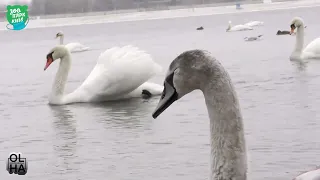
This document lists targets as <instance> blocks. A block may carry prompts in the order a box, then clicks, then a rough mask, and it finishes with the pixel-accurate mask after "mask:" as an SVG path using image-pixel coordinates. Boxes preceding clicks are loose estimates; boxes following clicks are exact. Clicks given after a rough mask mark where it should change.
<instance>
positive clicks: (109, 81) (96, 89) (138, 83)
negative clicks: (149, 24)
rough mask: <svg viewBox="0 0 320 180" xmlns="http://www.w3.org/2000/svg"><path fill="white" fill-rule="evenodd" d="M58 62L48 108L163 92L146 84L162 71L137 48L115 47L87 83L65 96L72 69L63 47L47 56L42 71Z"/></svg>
mask: <svg viewBox="0 0 320 180" xmlns="http://www.w3.org/2000/svg"><path fill="white" fill-rule="evenodd" d="M57 59H60V65H59V69H58V72H57V74H56V77H55V80H54V83H53V86H52V91H51V94H50V96H49V104H55V105H63V104H70V103H80V102H101V101H111V100H118V99H126V98H134V97H143V96H144V95H143V94H146V93H147V94H149V96H151V95H160V94H161V92H162V90H163V86H161V85H158V84H154V83H149V82H146V81H147V80H149V79H150V78H151V77H152V76H154V75H155V74H157V73H159V72H160V71H161V69H162V68H161V66H159V65H158V64H156V63H155V62H154V61H153V60H152V58H151V56H150V55H149V54H147V53H145V52H143V51H142V50H139V49H138V48H137V47H133V46H124V47H114V48H110V49H107V50H106V51H105V52H103V53H101V55H100V56H99V58H98V62H97V64H96V66H95V67H94V68H93V70H92V71H91V73H90V74H89V76H88V77H87V78H86V80H85V81H84V82H83V83H82V84H81V86H79V87H78V88H77V89H76V90H75V91H74V92H72V93H70V94H66V95H65V94H64V88H65V84H66V82H67V78H68V74H69V70H70V68H71V54H70V52H69V50H68V49H67V48H66V47H65V46H63V45H58V46H56V47H54V48H53V49H52V50H51V51H50V52H49V53H48V55H47V63H46V65H45V68H44V70H46V69H47V68H48V67H49V66H50V64H51V63H52V62H54V61H55V60H57ZM144 90H145V91H144ZM150 94H151V95H150Z"/></svg>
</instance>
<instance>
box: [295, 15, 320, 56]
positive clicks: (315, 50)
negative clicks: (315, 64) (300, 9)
mask: <svg viewBox="0 0 320 180" xmlns="http://www.w3.org/2000/svg"><path fill="white" fill-rule="evenodd" d="M290 27H291V31H290V34H293V33H294V31H295V29H297V32H296V45H295V48H294V51H293V52H292V54H291V56H290V59H291V60H298V59H319V58H320V38H317V39H314V40H313V41H312V42H310V43H309V44H308V45H307V46H306V47H305V48H304V49H303V44H304V29H305V27H304V24H303V20H302V18H300V17H295V18H293V20H292V22H291V25H290Z"/></svg>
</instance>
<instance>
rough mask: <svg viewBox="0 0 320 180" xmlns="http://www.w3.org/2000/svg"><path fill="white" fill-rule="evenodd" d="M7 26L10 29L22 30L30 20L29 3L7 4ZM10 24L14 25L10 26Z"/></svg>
mask: <svg viewBox="0 0 320 180" xmlns="http://www.w3.org/2000/svg"><path fill="white" fill-rule="evenodd" d="M6 16H7V20H8V23H9V24H7V28H8V29H10V30H22V29H24V28H25V27H26V26H27V24H28V22H29V14H28V6H27V5H8V6H7V13H6ZM10 25H11V26H12V27H10Z"/></svg>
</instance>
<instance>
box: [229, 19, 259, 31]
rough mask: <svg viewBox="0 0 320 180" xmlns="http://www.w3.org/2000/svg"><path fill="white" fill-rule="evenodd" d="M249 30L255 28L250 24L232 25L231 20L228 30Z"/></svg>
mask: <svg viewBox="0 0 320 180" xmlns="http://www.w3.org/2000/svg"><path fill="white" fill-rule="evenodd" d="M248 30H253V28H252V27H250V26H246V25H242V24H239V25H235V26H232V25H231V21H229V25H228V28H227V30H226V31H227V32H231V31H248Z"/></svg>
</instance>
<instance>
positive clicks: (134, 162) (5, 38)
mask: <svg viewBox="0 0 320 180" xmlns="http://www.w3.org/2000/svg"><path fill="white" fill-rule="evenodd" d="M319 11H320V8H308V9H292V10H283V11H272V12H255V13H243V14H229V15H215V16H204V17H191V18H180V19H170V20H153V21H140V22H125V23H113V24H97V25H81V26H73V27H60V28H42V29H29V30H25V31H21V32H12V31H1V32H0V39H1V42H0V48H1V50H2V51H1V53H2V58H1V60H0V61H1V65H0V72H1V76H0V99H1V101H0V117H1V119H0V127H1V131H0V161H1V162H0V164H2V170H1V167H0V179H5V180H11V179H21V178H23V179H30V180H31V179H32V180H42V179H47V180H51V179H52V180H60V179H61V180H62V179H63V180H66V179H68V180H100V179H101V180H102V179H108V180H109V179H110V180H111V179H117V180H141V179H153V180H168V179H181V180H182V179H183V180H195V179H197V180H205V179H208V177H209V149H210V146H209V127H208V125H209V121H208V117H207V111H206V107H205V104H204V99H203V96H202V94H201V93H200V92H193V93H192V94H189V95H188V96H185V97H184V98H183V99H181V100H180V101H179V102H176V103H174V104H173V105H172V106H171V107H170V108H169V109H168V110H167V111H165V112H164V113H163V114H162V115H161V116H160V117H159V118H158V119H156V120H154V119H152V117H151V113H152V111H153V110H154V108H155V106H156V104H157V102H158V98H154V99H151V100H142V99H134V100H129V101H119V102H114V103H105V104H75V105H67V106H54V107H51V106H49V105H48V104H47V97H48V94H49V91H50V90H51V84H52V82H53V78H54V74H55V73H56V69H57V66H58V63H55V64H53V65H52V66H51V67H50V68H49V69H48V71H46V72H44V71H43V67H44V65H45V61H46V59H45V56H46V53H47V52H48V51H49V50H50V49H51V48H52V47H53V46H54V45H55V44H56V43H57V41H55V40H54V36H55V34H56V32H57V31H59V30H63V31H64V33H65V35H66V38H65V42H75V41H78V42H81V43H82V44H85V45H87V46H90V47H92V48H93V49H94V50H92V51H88V52H84V53H78V54H73V66H72V70H71V74H70V76H69V82H68V85H67V91H68V92H71V91H72V90H73V89H75V88H76V87H77V86H79V85H80V84H81V82H82V81H83V80H84V79H85V77H86V76H87V75H88V74H89V72H90V71H91V69H92V68H93V66H94V65H95V63H96V60H97V58H98V56H99V54H100V53H101V52H102V51H104V50H105V49H106V48H110V47H112V46H116V45H127V44H133V45H136V46H138V47H140V48H143V49H145V50H146V51H147V52H149V53H151V54H152V56H153V57H154V59H155V60H156V61H157V62H158V63H159V64H161V65H162V66H163V67H164V68H165V69H167V67H168V65H169V64H170V62H171V61H172V60H173V59H174V58H175V57H176V56H177V55H179V54H180V53H181V52H183V51H185V50H189V49H195V48H200V49H206V50H209V51H211V52H212V53H213V54H214V56H215V57H216V58H217V59H219V60H220V61H221V62H222V64H223V65H224V66H225V67H226V69H227V70H228V71H229V73H230V75H231V77H232V79H233V82H234V83H235V86H236V90H237V92H238V96H239V98H240V103H241V106H242V112H243V116H244V125H245V134H246V139H247V146H248V154H249V158H250V159H249V166H250V171H249V178H250V179H256V180H262V179H278V180H283V179H291V178H293V177H294V176H296V175H297V174H299V173H300V172H302V171H306V170H309V169H312V168H314V167H315V166H317V165H320V159H319V156H320V151H319V150H318V146H319V144H320V143H319V137H320V125H319V123H318V122H319V118H320V116H319V115H318V113H317V111H319V110H320V109H319V107H320V93H319V91H320V71H319V69H320V62H319V61H310V63H308V64H307V65H306V66H305V67H301V66H299V65H298V64H296V63H294V62H290V61H289V55H290V53H291V51H292V50H293V46H294V43H295V37H290V36H276V35H275V34H276V31H277V30H279V29H280V30H288V29H289V25H290V21H291V19H292V18H293V17H294V16H301V17H302V18H304V20H305V24H306V25H307V26H308V27H307V29H306V40H305V42H306V43H308V42H310V41H311V40H312V39H314V38H316V37H318V36H319V34H320V33H319V29H320V24H319V19H318V17H319ZM228 20H232V22H233V23H234V24H240V23H245V22H247V21H250V20H261V21H264V22H265V26H264V27H257V28H256V29H255V30H254V31H250V32H249V31H248V32H234V33H226V32H225V29H226V26H227V22H228ZM199 26H203V27H204V30H203V31H196V30H195V29H196V28H197V27H199ZM259 34H263V35H264V39H263V40H262V41H258V42H245V41H244V40H243V38H244V37H245V36H248V35H259ZM163 76H164V73H163V74H161V75H158V76H157V77H155V78H154V79H152V80H151V81H153V82H156V83H162V81H163ZM10 152H22V153H23V155H24V156H25V157H26V158H27V159H28V160H29V172H28V174H27V175H26V176H25V177H19V176H17V175H9V174H8V173H7V171H6V170H5V161H6V159H7V158H8V155H9V153H10Z"/></svg>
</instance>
